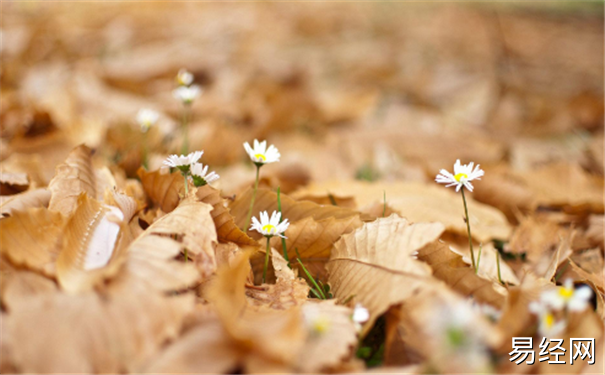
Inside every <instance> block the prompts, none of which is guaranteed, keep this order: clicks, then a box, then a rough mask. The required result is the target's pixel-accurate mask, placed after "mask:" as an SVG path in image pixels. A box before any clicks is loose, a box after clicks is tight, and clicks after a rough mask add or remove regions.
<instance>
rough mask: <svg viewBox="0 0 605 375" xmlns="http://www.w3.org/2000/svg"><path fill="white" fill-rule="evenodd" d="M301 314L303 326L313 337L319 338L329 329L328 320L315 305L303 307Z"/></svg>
mask: <svg viewBox="0 0 605 375" xmlns="http://www.w3.org/2000/svg"><path fill="white" fill-rule="evenodd" d="M302 313H303V320H304V322H305V326H306V327H307V329H309V330H310V331H311V333H312V334H313V335H317V336H319V335H321V334H323V333H325V332H326V331H328V329H330V326H331V320H330V318H329V317H328V316H326V315H325V314H323V313H322V312H321V310H320V308H319V306H318V305H316V304H315V303H307V304H305V305H303V308H302Z"/></svg>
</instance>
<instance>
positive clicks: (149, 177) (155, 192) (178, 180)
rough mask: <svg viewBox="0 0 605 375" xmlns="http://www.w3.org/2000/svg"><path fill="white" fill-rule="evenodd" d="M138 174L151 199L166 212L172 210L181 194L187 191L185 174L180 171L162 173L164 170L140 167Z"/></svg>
mask: <svg viewBox="0 0 605 375" xmlns="http://www.w3.org/2000/svg"><path fill="white" fill-rule="evenodd" d="M137 175H138V176H139V178H140V179H141V182H142V183H143V190H144V191H145V194H147V196H148V197H149V199H151V201H152V202H153V203H155V204H157V205H158V206H160V208H161V209H162V211H164V212H171V211H172V210H174V209H175V208H176V206H178V204H179V201H180V197H179V194H184V193H185V184H184V180H183V176H182V175H181V174H180V173H178V172H175V173H162V170H161V169H160V170H157V171H153V172H147V171H146V170H145V169H144V168H143V167H141V168H139V170H138V171H137Z"/></svg>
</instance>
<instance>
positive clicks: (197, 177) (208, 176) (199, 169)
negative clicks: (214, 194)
mask: <svg viewBox="0 0 605 375" xmlns="http://www.w3.org/2000/svg"><path fill="white" fill-rule="evenodd" d="M219 178H220V176H219V175H218V174H216V173H215V172H210V173H208V166H207V165H206V166H204V165H203V164H202V163H193V164H192V165H191V179H192V180H193V184H194V185H195V186H204V185H206V184H210V183H212V182H214V181H216V180H218V179H219Z"/></svg>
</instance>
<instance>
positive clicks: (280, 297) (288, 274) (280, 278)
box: [246, 249, 309, 310]
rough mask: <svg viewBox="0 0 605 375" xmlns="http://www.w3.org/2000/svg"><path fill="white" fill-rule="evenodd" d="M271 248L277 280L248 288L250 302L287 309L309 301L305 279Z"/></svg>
mask: <svg viewBox="0 0 605 375" xmlns="http://www.w3.org/2000/svg"><path fill="white" fill-rule="evenodd" d="M271 250H272V252H271V258H272V260H273V262H272V263H273V268H274V270H275V271H274V272H275V276H276V279H277V280H276V282H275V284H263V285H262V286H261V287H259V288H247V289H246V297H248V303H249V304H250V305H253V306H264V307H269V308H271V309H275V310H286V309H289V308H291V307H294V306H300V305H302V304H303V303H305V302H306V301H307V296H308V295H309V285H308V284H307V283H306V282H305V280H303V279H301V278H298V277H296V276H295V275H294V272H293V271H292V270H291V269H290V268H288V263H287V262H286V261H285V260H284V258H283V257H282V256H281V255H280V254H279V253H278V252H277V251H276V250H275V249H271ZM263 258H264V257H263ZM261 272H262V271H261Z"/></svg>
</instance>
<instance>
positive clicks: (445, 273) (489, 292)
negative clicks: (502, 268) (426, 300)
mask: <svg viewBox="0 0 605 375" xmlns="http://www.w3.org/2000/svg"><path fill="white" fill-rule="evenodd" d="M418 260H421V261H423V262H426V263H427V264H428V265H429V266H431V268H432V269H433V276H435V277H436V278H438V279H440V280H443V281H444V282H445V283H446V284H447V285H448V286H450V287H451V288H452V289H454V290H455V291H456V292H458V293H460V294H461V295H463V296H465V297H466V296H472V297H473V298H474V299H475V300H477V301H478V302H481V303H488V304H490V305H492V306H495V307H497V308H502V306H503V304H504V301H505V298H506V295H507V291H506V289H505V288H504V287H502V286H501V285H499V284H497V283H494V282H493V281H491V280H486V279H483V278H481V277H479V276H478V275H477V274H475V271H474V270H473V269H472V267H469V265H468V264H466V263H464V262H463V261H462V257H461V256H460V255H458V254H457V253H455V252H453V251H451V250H450V248H449V246H447V245H446V244H444V243H442V242H433V243H430V244H428V245H427V246H425V247H423V248H422V249H421V250H420V251H419V252H418Z"/></svg>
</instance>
